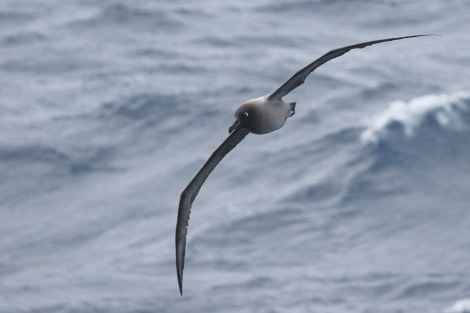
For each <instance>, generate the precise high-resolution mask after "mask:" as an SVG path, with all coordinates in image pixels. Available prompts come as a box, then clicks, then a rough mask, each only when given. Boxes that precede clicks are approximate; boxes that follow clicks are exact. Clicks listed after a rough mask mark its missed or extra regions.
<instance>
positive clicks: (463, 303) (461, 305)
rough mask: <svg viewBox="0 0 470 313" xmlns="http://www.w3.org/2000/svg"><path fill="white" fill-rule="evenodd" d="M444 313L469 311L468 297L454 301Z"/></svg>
mask: <svg viewBox="0 0 470 313" xmlns="http://www.w3.org/2000/svg"><path fill="white" fill-rule="evenodd" d="M444 313H470V299H462V300H459V301H457V302H455V303H454V304H453V305H452V306H451V307H450V308H448V309H446V310H445V311H444Z"/></svg>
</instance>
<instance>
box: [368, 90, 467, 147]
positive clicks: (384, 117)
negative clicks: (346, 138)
mask: <svg viewBox="0 0 470 313" xmlns="http://www.w3.org/2000/svg"><path fill="white" fill-rule="evenodd" d="M469 111H470V92H458V93H454V94H450V95H447V94H440V95H427V96H423V97H418V98H416V99H413V100H411V101H410V102H404V101H395V102H393V103H391V104H390V107H389V108H388V110H387V111H385V112H384V113H383V114H381V115H379V116H377V117H376V118H374V120H373V121H372V123H371V124H370V125H369V127H367V128H366V130H364V132H363V133H362V134H361V141H362V142H363V143H365V144H370V143H372V144H376V143H378V142H379V141H380V140H386V139H387V136H389V135H390V133H392V132H394V131H395V130H397V129H400V130H402V131H403V133H404V134H405V136H406V137H408V138H411V137H413V136H414V135H415V134H416V133H417V132H418V131H419V128H420V127H422V126H423V125H425V124H426V123H429V122H431V123H432V122H433V121H435V122H437V124H438V125H439V126H440V127H441V128H445V129H449V130H462V129H464V128H465V127H466V126H468V124H469V123H468V122H469V120H470V113H469Z"/></svg>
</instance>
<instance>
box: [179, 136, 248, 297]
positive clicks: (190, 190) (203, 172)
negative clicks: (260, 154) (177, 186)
mask: <svg viewBox="0 0 470 313" xmlns="http://www.w3.org/2000/svg"><path fill="white" fill-rule="evenodd" d="M248 133H249V131H248V130H246V129H245V128H242V127H239V128H237V129H235V130H234V131H232V132H231V133H230V135H229V136H228V137H227V139H225V140H224V142H223V143H222V144H221V145H220V146H219V147H218V148H217V149H216V150H215V151H214V152H213V153H212V155H211V156H210V158H209V159H208V160H207V161H206V163H204V165H203V166H202V168H201V169H200V170H199V172H197V174H196V176H194V178H193V179H192V180H191V182H190V183H189V184H188V186H186V188H185V189H184V190H183V192H182V193H181V197H180V203H179V208H178V220H177V222H176V234H175V243H176V273H177V275H178V285H179V289H180V294H181V295H182V294H183V268H184V254H185V250H186V233H187V227H188V222H189V215H190V213H191V205H192V203H193V201H194V199H195V198H196V196H197V194H198V192H199V189H201V187H202V184H204V181H205V180H206V178H207V177H208V176H209V174H210V173H211V172H212V170H214V168H215V167H216V166H217V164H219V162H220V161H221V160H222V159H223V158H224V157H225V155H227V153H229V152H230V151H231V150H232V149H233V148H235V146H236V145H237V144H238V143H239V142H240V141H242V140H243V138H245V137H246V135H248Z"/></svg>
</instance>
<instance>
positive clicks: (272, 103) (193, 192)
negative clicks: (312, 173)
mask: <svg viewBox="0 0 470 313" xmlns="http://www.w3.org/2000/svg"><path fill="white" fill-rule="evenodd" d="M421 36H429V35H413V36H404V37H395V38H387V39H379V40H373V41H367V42H362V43H358V44H354V45H350V46H346V47H342V48H338V49H333V50H331V51H330V52H328V53H326V54H324V55H323V56H321V57H320V58H318V59H316V60H315V61H313V62H312V63H310V64H308V65H306V66H305V67H303V68H301V69H300V70H298V71H297V72H296V73H295V74H294V75H292V76H291V77H290V78H289V79H288V80H287V81H286V82H284V83H283V84H282V85H281V86H279V87H278V88H277V89H276V90H274V91H273V92H272V93H271V94H269V95H266V96H263V97H260V98H256V99H252V100H249V101H247V102H245V103H243V104H242V105H241V106H240V107H239V108H238V109H237V110H236V111H235V122H234V123H233V125H232V126H230V127H229V133H230V134H229V135H228V137H227V139H225V140H224V142H222V144H221V145H220V146H219V147H218V148H217V149H216V150H215V151H214V152H213V153H212V155H211V156H210V157H209V159H208V160H207V161H206V163H204V165H203V166H202V168H201V169H200V170H199V172H197V174H196V176H194V178H193V179H192V180H191V181H190V182H189V184H188V186H186V188H185V189H184V190H183V192H182V193H181V197H180V202H179V208H178V220H177V222H176V235H175V241H176V273H177V276H178V285H179V290H180V294H181V295H183V268H184V255H185V249H186V234H187V227H188V221H189V215H190V213H191V205H192V203H193V201H194V199H195V198H196V196H197V194H198V192H199V190H200V189H201V186H202V184H204V181H205V180H206V179H207V177H208V176H209V174H210V173H211V172H212V170H213V169H214V168H215V167H216V166H217V164H218V163H219V162H220V161H221V160H222V159H223V158H224V156H225V155H226V154H227V153H229V152H230V151H231V150H232V149H233V148H235V146H236V145H237V144H238V143H239V142H240V141H242V140H243V138H245V137H246V135H248V134H249V133H254V134H266V133H270V132H272V131H275V130H277V129H279V128H281V127H282V126H283V125H284V123H285V122H286V120H287V119H288V118H289V117H291V116H292V115H294V114H295V102H287V101H285V100H283V99H282V97H284V96H285V95H287V94H288V93H289V92H291V91H292V90H294V89H295V88H297V87H298V86H300V85H302V84H303V83H304V81H305V79H306V78H307V76H308V75H309V74H310V73H311V72H312V71H314V70H315V69H316V68H317V67H319V66H320V65H322V64H324V63H326V62H328V61H330V60H332V59H334V58H337V57H339V56H341V55H343V54H345V53H346V52H348V51H349V50H351V49H356V48H364V47H367V46H371V45H374V44H377V43H381V42H386V41H393V40H400V39H405V38H413V37H421Z"/></svg>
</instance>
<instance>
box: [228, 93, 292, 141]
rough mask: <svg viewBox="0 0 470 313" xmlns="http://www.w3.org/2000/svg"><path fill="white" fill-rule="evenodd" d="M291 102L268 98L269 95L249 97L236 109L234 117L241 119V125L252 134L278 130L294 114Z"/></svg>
mask: <svg viewBox="0 0 470 313" xmlns="http://www.w3.org/2000/svg"><path fill="white" fill-rule="evenodd" d="M292 103H293V102H287V101H285V100H283V99H269V95H266V96H263V97H259V98H255V99H251V100H249V101H247V102H245V103H243V104H242V105H241V106H240V107H239V108H238V109H237V110H236V111H235V118H236V119H239V120H240V121H243V122H244V123H243V127H244V128H246V129H248V130H249V131H250V133H253V134H258V135H262V134H267V133H270V132H272V131H275V130H278V129H279V128H281V127H282V126H284V123H285V122H286V120H287V118H289V117H291V116H292V115H294V113H295V111H294V108H293V107H292Z"/></svg>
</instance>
